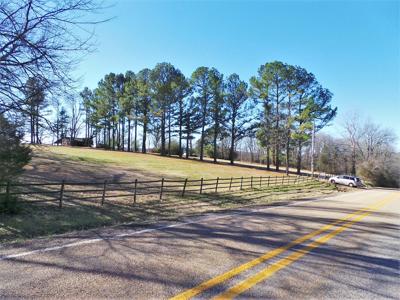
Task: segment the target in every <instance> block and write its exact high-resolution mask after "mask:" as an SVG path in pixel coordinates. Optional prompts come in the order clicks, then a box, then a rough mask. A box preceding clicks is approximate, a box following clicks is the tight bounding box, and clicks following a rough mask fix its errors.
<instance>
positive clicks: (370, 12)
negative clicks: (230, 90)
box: [77, 0, 400, 149]
mask: <svg viewBox="0 0 400 300" xmlns="http://www.w3.org/2000/svg"><path fill="white" fill-rule="evenodd" d="M114 3H115V5H114V6H113V7H112V8H110V9H108V10H107V13H106V14H107V16H115V19H114V20H112V21H110V22H108V23H105V24H101V25H100V26H98V27H97V29H96V33H97V39H98V50H97V52H96V53H93V54H91V55H90V56H89V57H87V58H86V60H85V61H84V62H82V64H81V65H80V67H79V69H78V70H77V72H78V74H79V75H83V82H82V86H89V87H90V88H94V87H95V86H96V84H97V82H98V81H99V80H100V79H101V77H103V76H104V75H105V74H106V73H109V72H125V71H126V70H133V71H135V72H137V71H139V70H140V69H142V68H145V67H150V68H152V67H154V65H155V64H156V63H157V62H163V61H166V62H171V63H172V64H174V65H175V66H176V67H178V68H179V69H180V70H181V71H182V72H183V73H184V74H186V75H187V76H190V74H191V72H192V71H193V70H194V69H195V68H197V67H199V66H210V67H211V66H212V67H216V68H217V69H219V70H220V71H221V72H222V73H224V74H226V75H228V74H231V73H233V72H236V73H238V74H239V75H240V76H241V77H242V78H243V79H245V80H248V79H249V78H250V77H251V76H252V75H254V74H255V73H256V71H257V68H258V67H259V66H260V65H261V64H263V63H266V62H269V61H273V60H280V61H283V62H287V63H290V64H296V65H300V66H302V67H304V68H306V69H307V70H309V71H310V72H313V73H314V74H315V76H316V77H317V79H318V80H319V81H320V82H321V83H322V84H323V85H324V86H325V87H327V88H329V89H330V90H331V91H332V92H333V93H334V98H333V105H335V106H338V109H339V113H338V117H337V118H336V119H335V121H334V124H333V126H331V128H329V129H328V131H329V132H333V131H335V127H336V126H338V125H339V124H340V122H342V121H343V119H344V118H345V115H346V114H347V113H348V112H349V111H355V110H357V111H359V113H360V114H361V115H363V116H365V117H370V118H371V119H372V120H374V121H376V122H378V123H380V124H382V125H383V126H387V127H391V128H393V130H395V132H396V134H397V135H398V136H399V137H400V121H399V120H400V63H399V48H400V45H399V44H400V23H399V10H400V5H399V3H400V2H399V1H353V2H350V1H329V2H328V1H291V2H282V1H278V2H271V1H218V2H217V1H179V2H178V1H177V2H175V1H128V0H125V1H116V2H114ZM398 145H399V143H398ZM398 145H397V148H398V149H399V146H398Z"/></svg>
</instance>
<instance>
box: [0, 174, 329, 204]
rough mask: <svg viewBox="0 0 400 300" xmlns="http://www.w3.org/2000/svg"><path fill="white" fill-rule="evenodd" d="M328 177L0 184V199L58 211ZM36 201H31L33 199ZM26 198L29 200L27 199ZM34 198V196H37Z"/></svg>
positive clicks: (295, 182)
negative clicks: (72, 204) (52, 205)
mask: <svg viewBox="0 0 400 300" xmlns="http://www.w3.org/2000/svg"><path fill="white" fill-rule="evenodd" d="M327 178H328V175H323V176H322V175H321V174H315V175H314V176H311V174H304V175H301V176H285V175H283V176H279V177H278V176H268V177H265V176H264V177H263V176H259V177H255V176H251V177H231V178H219V177H218V178H215V179H203V178H201V179H196V180H193V179H187V178H186V179H183V180H170V179H165V178H162V179H161V180H143V181H139V180H137V179H136V180H134V181H125V182H124V181H122V182H109V181H107V180H104V181H102V182H67V181H62V182H58V183H54V182H53V183H11V182H8V183H7V184H3V185H0V196H3V197H4V196H5V197H6V198H9V197H11V196H17V197H21V196H22V195H24V196H25V197H21V199H19V201H21V202H49V201H51V202H56V203H58V206H59V207H60V208H62V207H63V203H64V202H65V201H68V200H79V201H95V202H98V203H99V204H100V205H104V203H105V202H106V200H108V199H115V198H119V197H128V198H129V199H131V200H130V201H132V202H133V204H136V203H137V201H138V199H139V197H141V196H153V197H157V198H158V199H159V200H162V199H163V197H164V196H165V195H167V194H175V195H179V196H181V197H185V195H193V194H203V193H208V192H213V193H218V192H231V191H238V190H245V189H255V188H259V189H261V188H266V187H274V186H283V185H293V184H300V183H304V182H309V181H312V180H316V179H327ZM38 195H39V196H41V197H39V199H35V200H34V199H33V198H35V196H38ZM27 198H29V199H27ZM36 198H37V197H36Z"/></svg>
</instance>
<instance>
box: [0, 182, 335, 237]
mask: <svg viewBox="0 0 400 300" xmlns="http://www.w3.org/2000/svg"><path fill="white" fill-rule="evenodd" d="M334 192H336V188H335V187H334V186H333V185H330V184H327V183H321V182H318V181H312V182H306V183H301V184H297V185H287V186H276V187H269V188H262V189H252V190H242V191H234V192H231V193H217V194H215V193H207V194H202V195H195V194H193V195H187V196H185V197H184V198H182V197H179V196H174V195H168V196H167V198H166V199H165V200H162V201H160V200H150V201H143V202H138V203H137V204H136V205H134V206H133V205H132V201H131V199H128V201H127V199H125V200H124V199H121V200H118V201H113V202H106V204H105V205H104V206H100V205H99V204H98V203H93V202H84V201H79V199H76V200H70V201H67V202H65V203H64V206H63V208H62V209H60V208H58V206H57V204H56V203H35V204H32V203H29V202H27V203H21V204H20V207H19V213H18V214H15V215H7V214H0V243H4V242H13V241H21V240H25V239H30V238H34V237H43V236H49V235H53V234H60V233H66V232H69V231H74V230H83V229H90V228H97V227H102V226H110V225H117V224H122V223H127V222H132V223H134V224H137V225H145V224H153V223H156V222H159V221H162V220H175V219H178V218H180V217H183V216H191V215H197V214H201V213H205V212H213V211H219V210H225V209H233V208H239V207H243V206H247V205H257V204H263V205H265V204H271V203H273V202H276V201H282V200H285V201H287V200H298V199H304V198H311V197H317V196H323V195H328V194H331V193H334Z"/></svg>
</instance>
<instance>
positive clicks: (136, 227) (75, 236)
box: [0, 189, 382, 261]
mask: <svg viewBox="0 0 400 300" xmlns="http://www.w3.org/2000/svg"><path fill="white" fill-rule="evenodd" d="M371 190H374V189H367V190H366V189H357V190H354V191H349V192H345V194H346V195H348V196H350V195H354V194H359V193H364V192H366V191H371ZM379 190H382V189H379ZM343 194H344V193H343V192H337V193H334V194H329V195H323V196H315V197H309V198H307V197H306V198H304V197H303V198H299V199H292V200H278V201H274V202H271V203H266V204H249V205H242V206H240V207H238V208H227V209H221V210H218V211H210V212H203V213H197V214H192V215H185V216H179V217H176V218H173V219H160V220H158V221H157V222H153V223H150V222H149V223H148V224H137V223H135V222H126V223H121V224H116V225H111V226H105V227H100V228H93V229H87V230H76V231H71V232H68V233H63V234H56V235H51V236H44V237H37V238H33V239H28V240H24V241H19V242H10V243H4V244H1V245H0V261H2V260H8V259H12V258H16V257H21V256H27V255H32V254H36V253H41V252H49V251H55V250H59V249H63V248H70V247H77V246H79V245H84V244H91V243H97V242H101V241H103V240H112V239H118V238H123V237H129V236H134V235H138V234H142V233H148V232H153V231H158V230H164V229H168V228H173V227H180V226H185V225H189V224H195V223H201V222H204V221H210V220H217V219H221V218H228V217H231V216H234V215H245V214H251V213H254V212H255V211H259V210H267V209H274V208H281V207H285V206H292V205H296V204H299V203H308V202H313V201H323V200H325V199H329V198H335V197H337V196H338V195H343ZM66 241H67V242H66ZM18 250H19V251H18ZM2 252H5V254H2ZM8 252H12V253H8Z"/></svg>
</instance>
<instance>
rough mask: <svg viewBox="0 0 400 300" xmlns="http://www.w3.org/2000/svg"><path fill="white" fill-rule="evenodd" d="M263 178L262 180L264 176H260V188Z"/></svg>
mask: <svg viewBox="0 0 400 300" xmlns="http://www.w3.org/2000/svg"><path fill="white" fill-rule="evenodd" d="M261 180H262V176H260V189H261Z"/></svg>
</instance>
